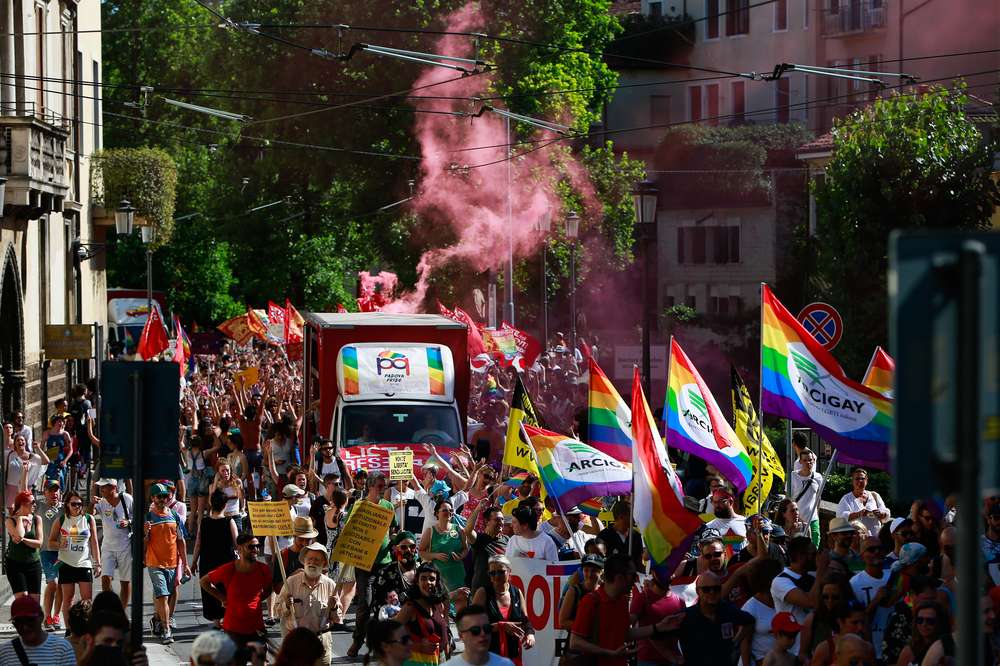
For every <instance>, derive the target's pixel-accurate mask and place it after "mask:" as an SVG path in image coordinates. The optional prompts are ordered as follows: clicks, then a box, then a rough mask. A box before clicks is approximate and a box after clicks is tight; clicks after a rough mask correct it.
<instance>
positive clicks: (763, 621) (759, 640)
mask: <svg viewBox="0 0 1000 666" xmlns="http://www.w3.org/2000/svg"><path fill="white" fill-rule="evenodd" d="M748 567H749V573H748V574H747V575H748V582H749V586H750V592H751V593H752V594H753V596H752V597H750V599H748V600H747V601H746V603H744V604H743V606H741V608H740V610H742V611H743V612H744V613H747V614H748V615H750V616H751V617H752V618H753V635H752V637H751V639H750V640H745V641H743V642H742V643H741V644H740V655H741V659H742V660H743V664H744V666H749V665H750V664H756V663H758V662H760V661H762V660H763V659H764V657H765V656H766V655H767V653H768V652H770V651H771V648H772V647H774V642H775V636H774V632H773V631H772V630H771V623H772V622H773V620H774V617H775V615H777V611H775V610H774V599H773V598H772V597H771V581H772V580H774V577H775V576H777V575H778V574H780V573H781V568H782V567H781V564H780V563H779V562H777V561H775V560H772V559H760V560H755V561H754V562H753V563H752V564H750V565H748Z"/></svg>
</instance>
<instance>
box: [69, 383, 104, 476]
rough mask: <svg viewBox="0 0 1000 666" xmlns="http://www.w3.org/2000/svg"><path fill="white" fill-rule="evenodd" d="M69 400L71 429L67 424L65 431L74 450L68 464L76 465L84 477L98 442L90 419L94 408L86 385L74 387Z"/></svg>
mask: <svg viewBox="0 0 1000 666" xmlns="http://www.w3.org/2000/svg"><path fill="white" fill-rule="evenodd" d="M70 398H71V401H70V403H69V414H70V418H72V419H73V427H72V428H70V427H69V424H68V423H67V426H66V429H67V430H70V431H71V432H70V435H72V436H73V443H74V447H73V448H74V449H75V454H74V457H73V460H71V461H70V462H75V463H76V464H78V465H79V469H80V470H81V472H82V474H83V476H86V474H87V470H88V469H89V467H90V458H91V449H92V447H93V445H94V444H96V443H97V441H98V440H97V436H96V434H95V433H94V422H93V419H92V418H91V414H92V413H93V407H94V406H93V404H91V402H90V399H89V392H88V390H87V385H86V384H77V385H75V386H74V387H73V388H72V389H71V390H70Z"/></svg>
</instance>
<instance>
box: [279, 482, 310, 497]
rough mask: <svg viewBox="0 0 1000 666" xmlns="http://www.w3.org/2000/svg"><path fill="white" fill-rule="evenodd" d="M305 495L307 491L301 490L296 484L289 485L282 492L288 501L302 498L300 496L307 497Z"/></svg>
mask: <svg viewBox="0 0 1000 666" xmlns="http://www.w3.org/2000/svg"><path fill="white" fill-rule="evenodd" d="M305 494H306V491H304V490H302V489H301V488H299V487H298V486H297V485H295V484H294V483H289V484H287V485H286V486H285V487H284V488H283V489H282V491H281V495H282V496H283V497H285V498H286V499H287V498H289V497H300V496H302V495H305Z"/></svg>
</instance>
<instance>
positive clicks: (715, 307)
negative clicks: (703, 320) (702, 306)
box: [708, 296, 743, 316]
mask: <svg viewBox="0 0 1000 666" xmlns="http://www.w3.org/2000/svg"><path fill="white" fill-rule="evenodd" d="M742 310H743V299H741V298H740V297H739V296H712V297H711V298H709V303H708V311H709V313H710V314H716V315H722V316H732V315H737V314H739V313H740V311H742Z"/></svg>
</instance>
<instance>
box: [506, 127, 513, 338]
mask: <svg viewBox="0 0 1000 666" xmlns="http://www.w3.org/2000/svg"><path fill="white" fill-rule="evenodd" d="M513 156H514V147H513V145H512V144H511V138H510V118H509V117H508V118H507V275H506V280H505V286H504V288H505V289H506V290H507V307H506V308H505V309H506V312H505V314H506V315H507V321H508V322H510V325H511V326H514V325H515V322H514V202H513V199H512V197H513V193H512V191H511V189H512V187H513V184H512V175H511V168H512V166H511V163H512V160H513Z"/></svg>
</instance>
